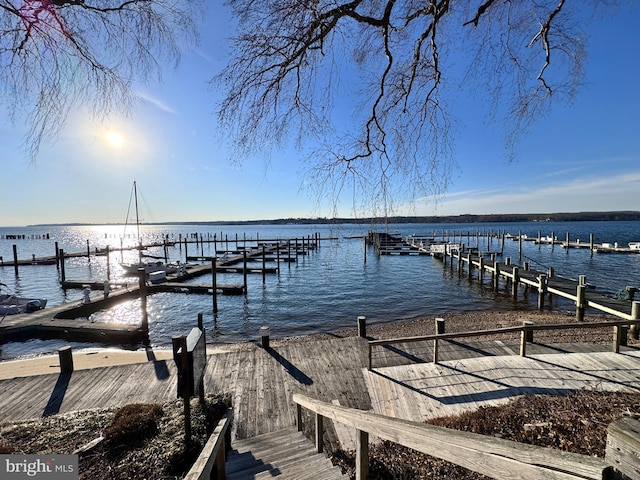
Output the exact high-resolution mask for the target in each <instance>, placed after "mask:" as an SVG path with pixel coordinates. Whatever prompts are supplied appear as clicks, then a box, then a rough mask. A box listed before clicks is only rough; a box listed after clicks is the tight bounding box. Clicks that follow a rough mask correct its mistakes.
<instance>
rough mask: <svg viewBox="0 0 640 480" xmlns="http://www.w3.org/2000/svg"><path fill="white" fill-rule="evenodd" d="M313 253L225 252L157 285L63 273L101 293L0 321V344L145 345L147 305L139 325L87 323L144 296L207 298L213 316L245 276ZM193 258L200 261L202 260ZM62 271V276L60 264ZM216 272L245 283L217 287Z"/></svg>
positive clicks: (77, 285)
mask: <svg viewBox="0 0 640 480" xmlns="http://www.w3.org/2000/svg"><path fill="white" fill-rule="evenodd" d="M315 248H317V241H316V240H315V239H314V240H310V239H304V240H302V241H301V240H293V241H292V240H284V241H279V242H274V241H265V242H263V243H259V244H258V245H257V246H254V247H249V248H247V249H237V250H234V251H233V253H231V252H225V254H224V255H221V256H220V257H208V258H206V260H207V261H208V263H204V264H200V265H183V267H184V268H181V269H179V271H178V272H177V273H175V274H168V275H166V277H165V278H163V279H162V280H161V281H159V282H151V281H149V279H148V278H146V277H145V279H144V280H141V279H135V280H132V281H131V282H128V281H118V282H110V281H104V280H68V279H65V278H64V273H63V275H62V277H63V279H62V282H61V285H62V288H64V289H82V290H85V289H89V290H90V291H99V292H100V293H97V294H96V293H94V294H88V295H87V296H86V297H83V299H82V300H80V301H76V302H71V303H66V304H64V305H59V306H54V307H48V308H45V309H43V310H39V311H37V312H33V313H29V314H21V315H11V316H7V317H5V318H4V319H0V343H5V342H9V341H22V340H26V339H29V338H62V339H66V340H68V341H81V342H85V341H87V342H90V341H99V342H102V343H113V344H123V343H125V344H126V343H131V344H135V343H139V342H145V341H148V340H149V332H148V325H147V324H146V312H145V305H146V300H145V301H143V307H142V310H143V313H142V322H141V323H140V324H139V325H132V324H122V323H116V322H113V323H108V322H92V321H90V320H88V318H89V317H90V316H91V315H92V314H94V313H96V312H98V311H101V310H105V309H108V308H110V307H112V306H114V305H116V304H118V303H120V302H123V301H127V300H131V299H136V298H143V299H146V297H147V296H148V295H152V294H154V293H158V292H171V293H194V294H203V295H212V296H213V297H214V311H216V310H217V303H216V302H217V301H216V296H217V295H218V294H223V295H243V294H245V293H246V291H247V281H246V275H247V274H256V273H261V274H262V275H263V278H264V276H265V275H266V274H276V273H278V272H279V269H280V262H281V261H283V262H292V261H295V258H296V257H297V256H298V255H304V254H307V253H308V251H309V250H310V249H315ZM69 256H81V255H80V254H78V255H67V254H65V255H64V258H66V257H69ZM187 258H192V257H187ZM197 258H198V259H200V260H202V259H203V258H204V257H197ZM274 259H275V261H276V266H275V267H272V266H267V265H266V262H267V261H270V262H273V261H274ZM54 262H55V258H54ZM249 262H262V265H261V266H249V265H248V263H249ZM5 266H6V264H5ZM62 272H64V265H63V267H62ZM218 273H239V274H242V275H243V276H244V282H243V283H241V284H219V283H218V282H217V280H216V275H217V274H218ZM204 275H211V276H212V281H211V283H209V284H204V283H187V281H188V280H192V279H194V278H197V277H201V276H204ZM105 287H106V288H105ZM114 287H115V288H114Z"/></svg>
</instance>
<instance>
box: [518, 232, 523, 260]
mask: <svg viewBox="0 0 640 480" xmlns="http://www.w3.org/2000/svg"><path fill="white" fill-rule="evenodd" d="M518 261H519V262H522V231H520V230H518Z"/></svg>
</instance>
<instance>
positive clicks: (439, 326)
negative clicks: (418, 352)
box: [433, 318, 445, 363]
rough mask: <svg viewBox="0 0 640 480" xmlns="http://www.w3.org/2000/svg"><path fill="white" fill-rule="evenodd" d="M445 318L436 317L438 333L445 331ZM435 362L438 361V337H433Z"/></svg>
mask: <svg viewBox="0 0 640 480" xmlns="http://www.w3.org/2000/svg"><path fill="white" fill-rule="evenodd" d="M444 325H445V324H444V318H436V335H442V334H443V333H444ZM433 363H438V339H437V338H434V339H433Z"/></svg>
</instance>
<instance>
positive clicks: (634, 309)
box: [631, 301, 640, 340]
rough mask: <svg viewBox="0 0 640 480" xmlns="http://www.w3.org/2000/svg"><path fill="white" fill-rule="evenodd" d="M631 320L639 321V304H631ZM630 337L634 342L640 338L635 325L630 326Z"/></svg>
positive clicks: (639, 331)
mask: <svg viewBox="0 0 640 480" xmlns="http://www.w3.org/2000/svg"><path fill="white" fill-rule="evenodd" d="M631 318H632V319H633V320H640V302H638V301H634V302H631ZM631 336H632V337H633V338H634V339H635V340H638V339H639V338H640V328H638V324H637V323H634V324H633V325H631Z"/></svg>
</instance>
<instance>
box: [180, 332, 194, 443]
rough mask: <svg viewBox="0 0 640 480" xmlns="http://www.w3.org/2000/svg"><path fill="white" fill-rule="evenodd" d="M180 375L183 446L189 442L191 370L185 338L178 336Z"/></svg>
mask: <svg viewBox="0 0 640 480" xmlns="http://www.w3.org/2000/svg"><path fill="white" fill-rule="evenodd" d="M178 343H179V345H180V347H179V348H180V357H179V358H180V375H181V376H182V402H183V404H184V441H185V445H188V444H189V443H190V442H191V400H190V399H191V395H190V392H189V385H191V378H190V377H191V370H190V368H189V353H188V352H187V337H185V336H184V335H180V337H179V339H178Z"/></svg>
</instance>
